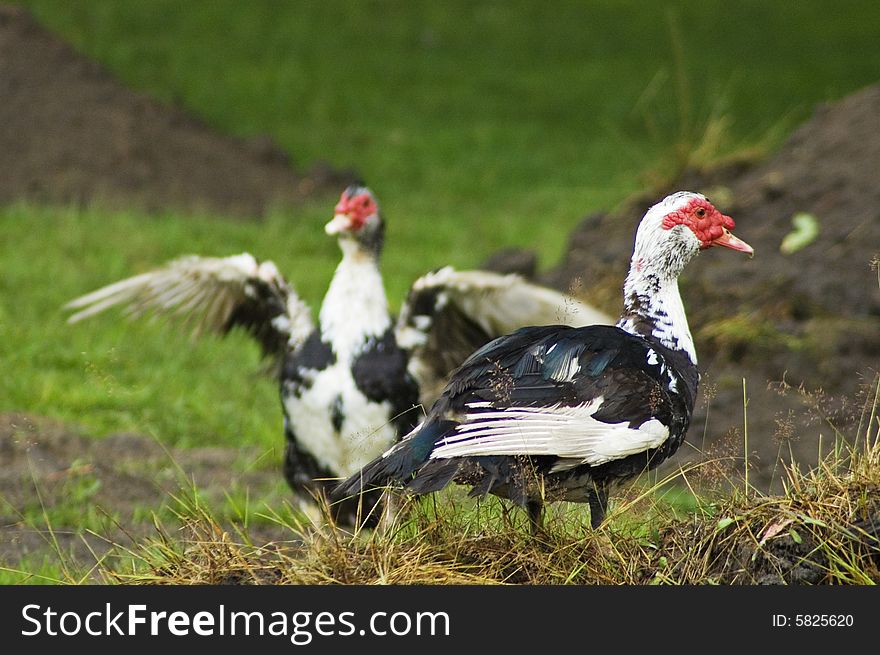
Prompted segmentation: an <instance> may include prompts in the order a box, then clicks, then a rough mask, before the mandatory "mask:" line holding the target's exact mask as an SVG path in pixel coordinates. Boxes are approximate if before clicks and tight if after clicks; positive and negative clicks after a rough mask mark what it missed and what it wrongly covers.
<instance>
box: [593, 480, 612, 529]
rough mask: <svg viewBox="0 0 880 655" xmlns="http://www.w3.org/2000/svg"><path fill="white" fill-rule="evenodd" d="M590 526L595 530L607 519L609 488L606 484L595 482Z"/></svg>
mask: <svg viewBox="0 0 880 655" xmlns="http://www.w3.org/2000/svg"><path fill="white" fill-rule="evenodd" d="M588 502H589V503H590V527H592V528H593V529H594V530H595V529H596V528H598V527H599V526H600V525H602V521H604V520H605V512H606V511H607V510H608V489H607V488H606V487H605V485H604V484H601V483H599V484H594V485H593V491H591V492H590V496H589V500H588Z"/></svg>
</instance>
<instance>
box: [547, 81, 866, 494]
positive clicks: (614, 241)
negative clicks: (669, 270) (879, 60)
mask: <svg viewBox="0 0 880 655" xmlns="http://www.w3.org/2000/svg"><path fill="white" fill-rule="evenodd" d="M878 125H880V86H874V87H870V88H867V89H864V90H862V91H860V92H858V93H856V94H854V95H852V96H850V97H848V98H845V99H844V100H842V101H841V102H839V103H836V104H833V105H830V106H822V107H820V108H818V109H817V111H816V112H815V115H814V116H813V117H812V119H811V120H809V121H808V122H807V123H805V124H804V125H802V126H801V127H800V128H799V129H798V130H797V131H796V132H795V133H794V134H793V135H792V136H791V137H790V138H789V140H788V141H787V142H786V143H785V144H784V145H783V147H782V148H781V149H780V151H779V152H778V153H776V154H775V155H774V156H773V157H771V158H769V159H768V160H766V161H763V162H759V163H751V164H750V163H733V164H729V165H727V166H724V167H721V168H718V169H717V170H714V171H710V172H695V171H691V172H687V173H685V174H684V175H683V177H682V179H680V180H678V181H676V182H675V183H674V184H673V185H671V187H670V188H669V189H663V190H660V191H658V192H655V193H652V194H651V196H650V197H640V198H636V199H634V200H633V201H631V202H630V203H628V204H627V205H626V206H625V207H624V208H622V209H621V210H619V211H615V212H611V213H606V214H599V215H594V216H589V217H587V218H586V219H584V221H583V222H582V223H581V224H580V226H579V227H577V228H576V229H575V230H574V232H573V234H572V236H571V241H570V247H569V251H568V253H567V255H566V257H565V259H564V261H563V263H562V264H561V265H560V266H559V267H558V268H556V269H555V270H553V271H551V272H550V273H548V274H547V275H546V276H545V277H544V280H545V281H546V282H549V283H552V284H555V285H556V286H558V287H560V288H566V287H569V286H571V285H573V284H576V283H577V281H583V282H584V286H583V289H584V290H585V292H586V293H587V295H588V298H589V299H590V300H592V301H594V302H595V303H596V304H598V305H599V306H601V307H603V308H604V309H606V310H607V311H609V312H615V313H616V312H617V311H619V308H620V288H621V285H622V282H623V276H624V274H625V272H626V269H627V266H628V263H629V257H630V255H631V248H632V242H633V236H634V233H635V228H636V225H637V223H638V220H639V218H640V217H641V215H642V214H643V213H644V211H645V210H646V209H647V207H648V206H649V205H650V204H651V203H652V202H655V201H656V200H657V199H658V198H660V197H662V196H663V195H665V193H667V192H669V191H673V190H677V189H688V190H692V191H700V192H703V193H705V194H706V195H707V196H709V198H710V199H712V200H713V201H715V203H716V204H717V205H718V206H719V207H720V208H721V209H723V210H724V211H725V212H726V213H729V214H730V215H731V216H733V218H734V219H735V221H736V223H737V227H736V233H737V234H738V235H739V236H741V237H742V238H743V239H745V240H746V241H747V242H749V243H750V244H751V245H752V246H753V247H754V248H755V253H756V254H755V257H754V259H752V260H749V259H747V258H745V257H741V256H736V255H734V254H733V253H730V252H726V251H725V252H711V253H709V254H706V255H704V256H703V257H700V258H698V259H697V261H696V262H694V263H693V264H691V265H690V266H689V267H688V269H687V270H686V271H685V273H684V275H683V277H682V281H681V289H682V295H683V298H684V299H685V305H686V306H687V308H688V315H689V316H688V317H689V320H690V323H691V330H692V332H693V333H694V338H695V339H696V342H697V350H698V353H699V355H700V366H701V369H702V371H703V402H701V403H699V404H700V409H699V411H698V412H697V416H695V420H694V425H693V426H692V428H691V431H690V434H689V437H688V440H689V441H690V442H691V443H694V444H695V445H696V446H698V447H705V448H706V449H708V450H710V451H713V450H714V451H716V452H720V451H726V452H735V454H736V455H737V456H739V457H742V453H743V442H744V438H743V437H744V435H743V434H742V433H741V431H742V429H743V425H744V412H743V409H744V408H743V378H745V379H746V382H747V389H746V391H747V394H748V397H749V400H748V405H747V414H748V429H749V435H750V436H751V441H750V443H749V451H750V453H749V460H750V462H751V464H752V466H753V467H754V469H753V471H752V472H753V473H755V474H756V475H755V476H753V477H752V479H751V481H754V482H760V483H762V484H763V485H764V486H768V485H770V480H771V477H773V476H774V473H776V479H778V477H779V476H778V473H779V468H778V455H779V453H783V454H787V453H788V451H789V447H791V448H792V449H793V452H794V454H795V459H796V460H797V461H798V462H801V463H805V464H811V463H813V462H815V461H816V459H817V454H818V452H819V448H820V444H819V438H818V435H819V434H820V433H823V434H824V447H825V450H826V451H827V450H828V448H829V447H830V445H831V443H832V441H833V439H834V437H835V434H836V432H837V431H838V430H839V431H840V432H841V433H844V434H848V435H850V436H853V435H854V434H855V433H856V432H857V426H858V425H859V421H860V419H861V420H863V421H866V420H867V417H866V416H865V417H863V416H862V410H863V408H864V407H865V401H866V399H867V398H868V397H869V396H870V397H871V398H872V399H873V394H872V389H873V388H876V384H877V382H876V375H877V371H878V367H880V284H878V282H880V279H878V270H877V267H878V257H880V183H878V178H877V171H878V170H880V130H878V129H877V126H878ZM797 214H807V215H808V217H807V218H803V217H801V218H800V219H798V220H799V221H802V223H801V227H800V228H799V229H795V227H794V223H793V218H794V217H795V216H796V215H797ZM815 228H818V232H817V233H815ZM792 232H794V233H796V234H797V235H799V238H800V244H799V245H800V248H794V249H787V246H786V247H782V243H783V239H785V238H786V236H787V235H788V234H789V233H792ZM788 243H790V241H789V242H788ZM786 250H787V252H784V251H786ZM872 268H873V269H874V270H872ZM783 381H784V384H780V383H781V382H783ZM801 384H803V386H804V389H802V390H800V391H797V388H798V387H800V385H801ZM789 385H790V386H789ZM710 396H711V397H710ZM706 401H711V402H710V405H709V414H710V415H709V420H708V424H706ZM706 425H708V427H707V428H706V435H705V437H704V436H703V432H704V427H705V426H706ZM862 425H864V423H863V424H862ZM808 426H809V429H802V428H807V427H808ZM704 439H705V444H704V443H703V440H704ZM756 441H757V442H756ZM737 448H738V450H736V449H737ZM686 450H687V448H684V449H683V452H684V451H686ZM679 461H680V460H679Z"/></svg>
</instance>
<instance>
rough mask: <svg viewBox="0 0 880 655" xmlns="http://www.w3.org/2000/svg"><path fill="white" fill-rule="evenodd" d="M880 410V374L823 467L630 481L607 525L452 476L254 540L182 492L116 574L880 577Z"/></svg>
mask: <svg viewBox="0 0 880 655" xmlns="http://www.w3.org/2000/svg"><path fill="white" fill-rule="evenodd" d="M878 410H880V376H878V377H877V379H876V380H875V383H874V385H873V393H872V394H871V397H870V398H868V399H867V402H866V404H865V406H864V412H863V421H862V423H861V424H860V427H859V434H858V435H856V438H855V439H853V440H851V441H848V442H845V441H838V442H837V446H836V447H835V448H833V449H832V450H831V452H829V453H827V454H826V456H825V457H824V458H823V459H822V461H821V463H820V465H819V466H818V467H817V468H815V469H813V470H810V471H806V472H804V471H801V470H799V469H797V468H788V469H786V471H785V493H784V494H782V495H780V496H765V495H761V494H759V493H757V492H756V491H755V490H754V489H751V488H748V487H747V486H745V485H742V484H739V485H733V486H734V490H733V492H732V493H728V494H727V495H726V496H724V497H719V498H717V499H715V500H712V501H711V502H710V501H704V502H703V503H702V504H701V505H699V506H698V508H697V510H696V511H694V512H692V513H690V514H688V515H686V516H685V517H684V518H681V517H680V516H679V515H678V513H676V512H675V511H673V509H672V508H671V507H670V506H669V505H664V504H663V503H662V502H661V501H659V500H658V497H659V496H658V491H659V490H660V488H661V487H665V486H667V484H668V483H669V482H670V479H666V480H661V481H660V482H658V483H657V484H655V485H648V484H635V485H631V486H629V487H627V488H626V489H624V490H622V492H621V493H619V494H618V496H617V503H616V506H615V507H614V508H613V511H612V512H611V514H610V516H609V520H608V521H607V522H606V523H605V524H604V525H603V526H602V527H601V528H599V529H598V530H591V529H590V528H589V527H587V526H588V525H589V523H588V521H587V519H586V513H585V510H584V508H583V507H582V506H574V505H568V504H564V503H561V504H558V505H556V506H554V507H552V509H551V511H550V512H549V516H548V517H547V520H546V522H545V531H544V534H543V535H542V536H540V537H532V536H531V535H530V534H529V531H528V527H527V525H526V518H525V516H524V514H523V513H522V512H520V511H518V510H515V509H511V508H510V507H509V505H507V504H505V503H504V502H502V501H500V500H498V499H494V498H490V499H487V500H485V501H481V502H477V503H474V501H471V500H469V499H467V498H466V497H465V494H464V490H463V489H454V490H451V491H450V492H448V493H443V494H436V495H434V496H429V497H426V498H406V499H405V500H403V501H402V507H401V508H400V509H399V510H398V512H397V514H396V516H395V518H394V520H393V521H390V522H388V524H386V526H385V527H384V529H380V530H375V531H366V530H365V531H357V532H355V533H353V534H352V533H349V532H346V531H344V530H342V529H340V528H338V527H336V526H333V525H328V524H323V525H319V526H316V525H314V524H311V523H308V522H306V523H297V524H290V525H289V526H288V527H289V532H290V541H288V542H285V543H278V542H273V543H268V544H265V545H260V546H257V545H254V544H253V543H252V542H251V540H250V538H249V537H248V535H247V534H246V531H238V532H230V531H229V530H227V529H224V528H222V527H221V526H220V525H219V524H218V522H217V521H215V520H214V518H213V517H212V516H211V514H210V512H209V511H208V510H206V509H205V508H204V507H203V506H201V505H199V503H198V502H194V503H189V504H188V503H187V502H184V501H181V505H182V507H183V509H182V510H181V512H180V514H179V518H180V520H181V521H182V524H183V526H184V527H183V528H182V535H181V534H174V535H172V534H170V533H168V531H166V530H165V529H164V528H163V527H162V526H161V525H157V530H158V534H157V536H156V537H154V538H153V539H151V540H150V541H148V542H147V543H145V544H143V545H142V546H141V547H140V548H137V549H135V550H132V551H130V554H131V555H132V556H133V557H134V558H136V559H138V560H139V565H136V566H134V567H133V569H132V572H131V573H126V574H122V573H118V572H117V573H113V574H111V577H113V579H115V580H117V581H119V582H125V583H147V584H154V583H174V584H395V585H397V584H547V585H556V584H630V585H640V584H678V585H680V584H876V583H878V582H880V411H878ZM786 430H787V428H786ZM787 437H788V438H791V435H787ZM726 459H727V458H725V457H723V456H722V457H720V458H714V457H713V458H709V459H708V460H707V461H705V462H703V463H701V464H697V465H693V466H692V468H691V469H690V470H688V471H680V472H679V473H678V474H677V475H676V476H674V477H677V478H680V480H679V481H684V482H685V483H686V484H688V485H690V483H691V482H692V481H696V480H698V479H699V478H700V475H701V473H702V472H703V470H704V469H706V470H709V471H710V475H709V476H708V477H710V478H711V477H713V476H717V475H724V474H725V469H724V461H725V460H726ZM713 467H714V468H713ZM728 482H729V483H732V482H733V481H731V480H730V479H728ZM715 493H716V495H717V493H718V492H715ZM278 520H279V521H281V519H280V518H279V519H278ZM144 571H146V572H144Z"/></svg>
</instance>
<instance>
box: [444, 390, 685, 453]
mask: <svg viewBox="0 0 880 655" xmlns="http://www.w3.org/2000/svg"><path fill="white" fill-rule="evenodd" d="M603 401H604V399H603V398H602V397H601V396H600V397H598V398H595V399H594V400H592V401H591V402H589V403H586V404H584V405H577V406H574V407H567V406H562V405H553V406H552V407H508V408H505V409H501V410H497V411H489V412H473V413H471V414H468V415H467V417H466V421H465V422H464V423H462V424H461V425H459V426H458V428H456V431H455V433H454V434H452V435H450V436H448V437H446V438H445V439H444V440H443V441H442V442H440V444H439V445H438V447H437V448H435V449H434V452H433V453H431V458H432V459H448V458H450V457H473V456H481V455H555V456H557V457H560V458H564V459H567V460H572V462H571V466H576V465H578V464H590V465H598V464H604V463H605V462H610V461H612V460H615V459H621V458H623V457H626V456H627V455H634V454H636V453H640V452H644V451H645V450H648V449H649V448H656V447H657V446H659V445H660V444H662V443H663V442H664V441H666V439H667V438H668V437H669V428H668V427H667V426H666V425H664V424H663V423H661V422H660V421H658V420H657V419H651V420H649V421H645V422H644V423H642V424H641V425H640V426H639V427H638V428H631V427H630V425H629V422H628V421H623V422H620V423H604V422H602V421H598V420H596V419H594V418H593V414H595V413H596V412H597V411H598V409H599V408H600V407H601V406H602V403H603ZM477 405H479V403H477V404H475V405H474V407H473V408H474V409H477Z"/></svg>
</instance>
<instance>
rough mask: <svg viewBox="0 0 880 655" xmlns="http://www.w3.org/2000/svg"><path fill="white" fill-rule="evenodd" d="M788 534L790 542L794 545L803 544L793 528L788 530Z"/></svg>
mask: <svg viewBox="0 0 880 655" xmlns="http://www.w3.org/2000/svg"><path fill="white" fill-rule="evenodd" d="M788 534H789V536H790V537H791V540H792V541H794V543H796V544H801V543H803V542H804V539H803V537H801V536H800V535H799V534H798V531H797V530H795V529H794V528H792V529H791V530H789V531H788Z"/></svg>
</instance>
